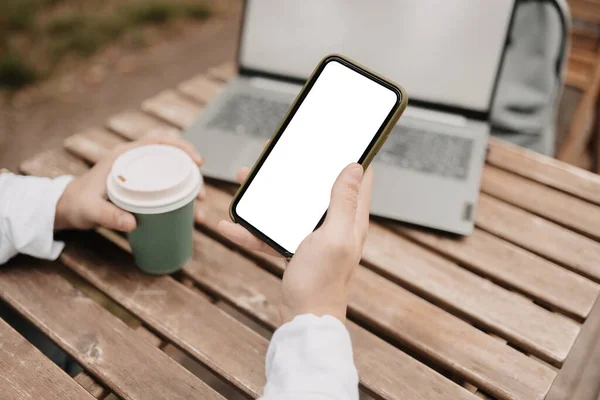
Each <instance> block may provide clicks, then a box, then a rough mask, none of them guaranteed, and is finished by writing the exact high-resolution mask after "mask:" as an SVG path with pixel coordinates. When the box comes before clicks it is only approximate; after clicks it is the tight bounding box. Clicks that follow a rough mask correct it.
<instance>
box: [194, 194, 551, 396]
mask: <svg viewBox="0 0 600 400" xmlns="http://www.w3.org/2000/svg"><path fill="white" fill-rule="evenodd" d="M209 187H210V186H209ZM219 192H220V193H219ZM230 201H231V195H230V194H228V193H225V192H222V191H220V190H218V189H212V190H211V191H209V192H208V195H207V200H205V202H204V206H205V207H206V209H207V215H209V216H210V217H209V218H207V222H206V227H207V228H208V229H211V230H213V231H215V232H216V223H217V222H218V221H219V220H221V219H224V218H228V210H227V204H229V202H230ZM263 259H264V260H267V262H269V261H268V260H269V259H268V258H263ZM271 268H273V269H278V270H279V271H280V272H281V271H282V268H283V264H282V263H280V262H275V263H271ZM355 279H356V280H355V282H354V284H353V286H352V288H353V289H352V293H351V297H350V300H349V312H350V314H351V315H354V316H356V317H357V319H358V320H360V321H363V322H365V323H367V324H368V325H370V326H372V327H374V328H375V329H376V330H378V331H380V332H383V333H385V334H386V335H387V336H389V337H392V338H394V339H395V340H397V341H399V342H401V343H403V344H404V345H406V346H409V347H411V348H412V349H415V350H416V351H417V352H418V353H419V354H422V355H424V357H425V358H426V359H431V360H434V361H435V363H436V364H438V365H442V366H443V367H444V368H447V369H449V370H451V371H454V372H457V373H459V374H460V375H461V376H463V377H465V378H466V379H467V380H469V381H471V382H473V383H474V384H476V385H477V386H478V387H481V388H485V389H486V391H487V392H489V393H492V394H494V395H496V396H497V397H498V398H500V399H505V398H511V397H510V396H514V397H512V398H523V399H534V398H543V395H544V394H545V392H546V391H547V390H548V388H549V385H550V383H551V382H552V380H553V379H554V376H555V373H554V371H552V370H551V369H550V368H548V367H546V366H544V365H542V364H539V363H537V362H535V361H534V360H532V359H530V358H529V357H526V356H524V355H523V354H521V353H519V352H517V351H516V350H514V349H512V348H510V347H508V346H506V345H504V344H503V343H502V342H499V341H497V340H495V339H493V338H492V337H490V336H489V335H486V334H483V333H482V332H480V331H478V330H477V329H474V328H473V327H472V326H471V325H468V324H466V323H464V322H463V321H461V320H460V319H458V318H456V317H454V316H452V315H450V314H448V313H446V312H445V311H442V310H440V309H439V308H437V307H435V306H433V305H431V304H429V303H427V302H425V301H424V300H422V299H420V298H419V297H417V296H415V295H413V294H412V293H410V292H408V291H406V290H404V289H403V288H401V287H399V286H397V285H395V284H393V283H391V282H390V281H388V280H387V279H385V278H382V277H381V276H379V275H376V274H374V273H373V272H371V271H368V270H367V269H366V268H364V267H362V266H359V267H358V269H357V274H356V278H355ZM423 316H426V317H425V318H426V320H427V323H425V324H424V323H423V318H424V317H423ZM441 332H443V334H441ZM517 370H520V371H521V372H517ZM525 376H527V378H525Z"/></svg>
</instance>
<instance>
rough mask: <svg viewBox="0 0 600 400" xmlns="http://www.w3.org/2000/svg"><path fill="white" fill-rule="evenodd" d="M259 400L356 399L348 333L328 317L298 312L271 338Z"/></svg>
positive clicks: (336, 320)
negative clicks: (263, 383) (299, 313)
mask: <svg viewBox="0 0 600 400" xmlns="http://www.w3.org/2000/svg"><path fill="white" fill-rule="evenodd" d="M266 374H267V383H266V385H265V388H264V393H263V397H262V398H261V399H262V400H275V399H277V400H279V399H286V400H308V399H311V400H312V399H322V400H358V373H357V371H356V367H355V366H354V360H353V356H352V343H351V341H350V334H349V333H348V330H347V329H346V327H345V326H344V324H342V322H341V321H340V320H339V319H337V318H334V317H332V316H329V315H326V316H323V317H316V316H315V315H309V314H306V315H300V316H297V317H296V318H294V320H293V321H291V322H288V323H287V324H284V325H282V326H281V327H280V328H279V329H277V331H276V332H275V334H274V335H273V338H272V339H271V343H270V344H269V350H268V351H267V360H266Z"/></svg>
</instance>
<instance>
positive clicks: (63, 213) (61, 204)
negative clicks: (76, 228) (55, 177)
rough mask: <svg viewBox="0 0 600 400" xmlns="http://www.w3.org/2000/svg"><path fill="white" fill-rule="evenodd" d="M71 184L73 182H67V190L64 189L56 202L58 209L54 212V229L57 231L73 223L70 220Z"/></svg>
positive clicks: (69, 226)
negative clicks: (69, 191)
mask: <svg viewBox="0 0 600 400" xmlns="http://www.w3.org/2000/svg"><path fill="white" fill-rule="evenodd" d="M70 185H71V182H70V183H69V184H67V186H66V188H65V190H64V191H63V193H62V195H61V196H60V198H59V199H58V202H57V203H56V211H55V214H54V230H55V231H59V230H62V229H69V228H71V223H70V222H69V208H70V206H69V204H68V203H69V194H68V190H69V186H70Z"/></svg>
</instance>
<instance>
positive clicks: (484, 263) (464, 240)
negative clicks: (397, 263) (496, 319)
mask: <svg viewBox="0 0 600 400" xmlns="http://www.w3.org/2000/svg"><path fill="white" fill-rule="evenodd" d="M386 226H388V227H389V228H390V229H393V230H395V231H396V232H398V233H400V234H401V235H404V236H406V237H409V238H410V239H412V240H414V241H416V242H418V243H420V244H422V245H425V246H427V247H430V248H431V249H434V250H435V251H436V252H440V253H442V254H444V256H446V257H448V258H450V259H453V260H455V261H457V262H459V263H460V264H461V265H465V266H467V267H468V268H470V269H472V270H473V271H476V272H477V273H478V274H481V275H484V276H487V277H490V278H492V279H493V280H495V281H498V282H501V283H502V284H503V285H506V286H508V287H509V288H514V289H517V290H518V291H520V292H523V293H526V294H527V295H528V296H531V297H532V298H534V299H536V300H537V301H540V302H542V303H544V304H546V305H547V306H549V307H551V308H552V309H556V310H559V311H562V312H565V313H567V314H571V315H574V316H576V317H579V318H586V317H587V316H588V314H589V312H590V311H591V309H592V306H593V305H594V303H595V302H596V299H597V298H598V295H599V294H600V285H598V284H597V283H595V282H592V281H591V280H589V279H587V278H584V277H582V276H580V275H578V274H576V273H575V272H572V271H569V270H567V269H565V268H563V267H561V266H558V265H556V264H554V263H551V262H550V261H548V260H546V259H544V258H542V257H539V256H537V255H535V254H533V253H531V252H528V251H526V250H523V249H522V248H520V247H518V246H515V245H513V244H511V243H509V242H507V241H505V240H502V239H499V238H497V237H496V236H493V235H491V234H489V233H487V232H485V231H482V230H481V229H477V228H476V229H475V230H474V232H473V234H472V235H471V236H468V237H452V236H448V235H440V234H439V233H434V232H431V231H425V230H421V229H414V228H409V227H406V226H405V225H402V224H399V223H389V224H386Z"/></svg>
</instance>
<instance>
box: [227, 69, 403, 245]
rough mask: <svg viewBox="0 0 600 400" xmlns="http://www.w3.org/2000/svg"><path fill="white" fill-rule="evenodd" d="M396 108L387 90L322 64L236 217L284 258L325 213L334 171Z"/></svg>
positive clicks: (392, 94)
mask: <svg viewBox="0 0 600 400" xmlns="http://www.w3.org/2000/svg"><path fill="white" fill-rule="evenodd" d="M397 101H398V98H397V95H396V93H395V92H394V91H392V90H391V89H389V88H387V87H385V86H383V85H381V84H379V83H377V82H375V81H373V80H371V79H369V78H368V77H366V76H364V75H362V74H360V73H358V72H356V71H354V70H353V69H351V68H348V67H347V66H345V65H343V64H341V63H339V62H337V61H335V60H332V61H329V62H328V63H327V64H326V65H325V68H324V69H323V70H322V72H321V75H320V76H319V77H318V78H317V80H316V82H315V83H314V85H313V87H312V89H311V90H310V91H309V93H308V94H307V96H306V97H305V99H304V101H303V102H302V104H301V105H300V107H299V108H298V110H297V111H296V114H295V115H294V116H293V117H292V120H291V121H290V122H289V124H288V126H287V127H286V129H285V131H284V132H283V133H282V134H281V136H280V138H279V140H278V141H277V143H276V144H275V146H274V147H273V149H272V150H271V153H270V154H269V156H268V157H267V159H266V160H265V161H264V163H263V165H262V167H261V168H260V170H259V171H258V172H257V174H256V175H255V177H254V179H253V180H252V182H251V183H250V185H249V186H248V187H247V189H246V192H245V193H244V194H243V196H242V197H241V198H240V200H239V202H238V204H237V206H236V213H237V215H238V216H239V217H241V218H242V219H244V220H245V221H246V222H248V223H249V224H251V225H252V226H253V227H254V228H256V229H257V230H259V231H260V232H262V233H263V234H264V235H266V236H267V237H269V238H270V239H271V240H273V241H275V242H276V243H277V244H279V245H280V246H281V247H283V248H284V249H285V250H287V251H289V252H290V253H295V252H296V249H297V248H298V246H299V245H300V243H301V242H302V241H303V240H304V239H305V238H306V236H308V235H309V234H310V233H311V232H312V231H313V230H314V229H315V228H316V226H317V224H318V223H319V221H320V219H321V218H322V217H323V214H324V213H325V211H327V208H328V207H329V200H330V195H331V189H332V187H333V184H334V182H335V180H336V179H337V177H338V175H339V174H340V172H341V171H342V170H343V169H344V168H345V167H346V166H347V165H349V164H351V163H354V162H357V161H359V159H360V157H361V155H362V154H363V152H364V151H365V150H366V148H367V147H368V146H369V143H370V142H371V140H372V139H373V138H374V137H375V135H376V134H377V131H378V130H379V129H380V128H381V125H382V124H383V123H384V121H385V119H386V117H387V116H388V114H389V113H390V111H391V110H392V109H393V108H394V105H395V104H396V102H397Z"/></svg>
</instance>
